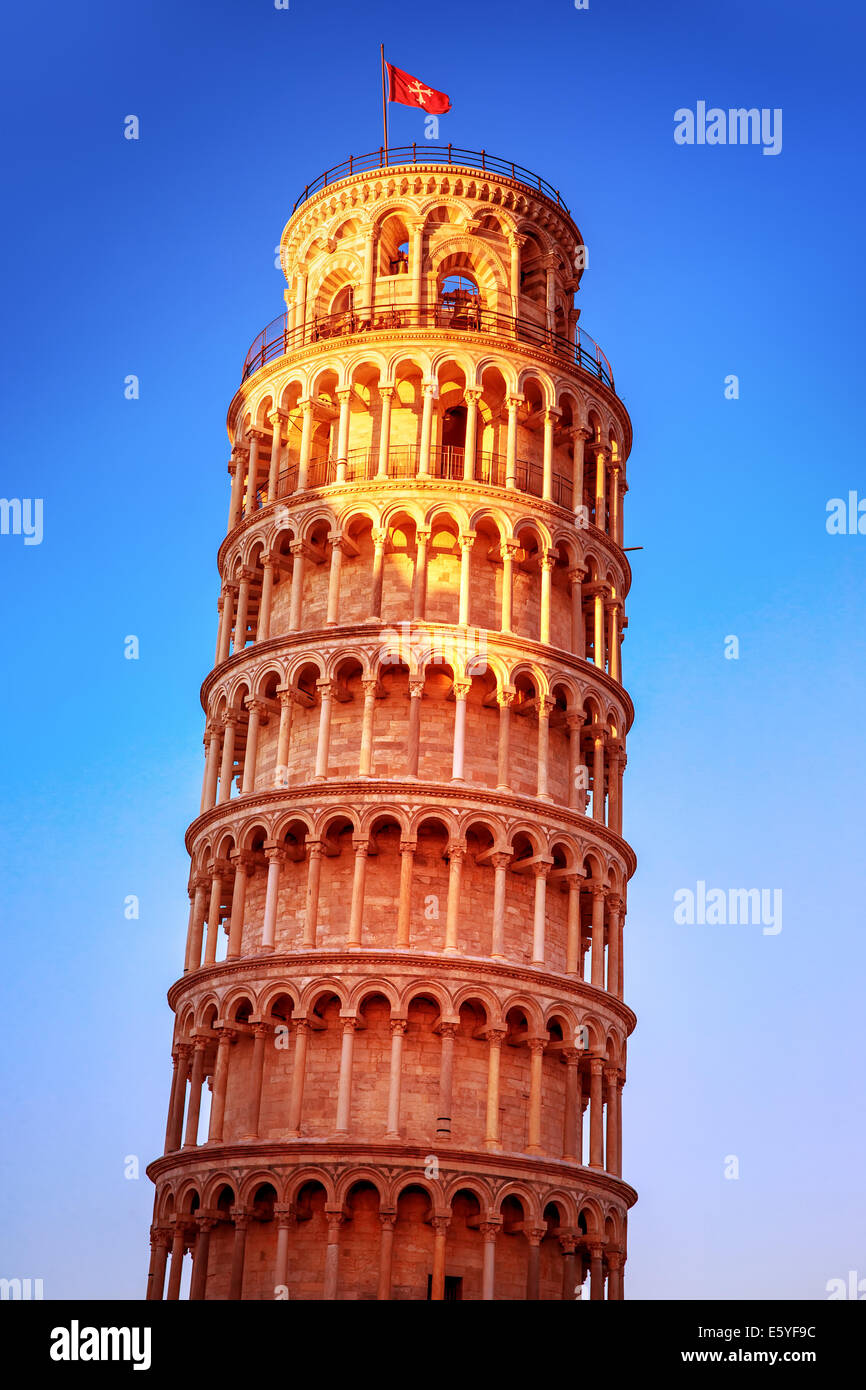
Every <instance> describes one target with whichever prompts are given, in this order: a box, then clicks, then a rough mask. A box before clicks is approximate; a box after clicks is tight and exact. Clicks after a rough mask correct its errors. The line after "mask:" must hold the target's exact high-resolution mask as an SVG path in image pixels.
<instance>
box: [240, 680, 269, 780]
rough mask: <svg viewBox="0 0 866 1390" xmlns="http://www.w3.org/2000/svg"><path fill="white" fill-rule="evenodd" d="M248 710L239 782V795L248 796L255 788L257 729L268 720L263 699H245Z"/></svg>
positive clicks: (257, 746)
mask: <svg viewBox="0 0 866 1390" xmlns="http://www.w3.org/2000/svg"><path fill="white" fill-rule="evenodd" d="M246 706H247V709H248V710H249V716H250V718H249V723H248V724H247V747H246V752H245V753H244V775H243V781H242V782H241V796H249V795H250V793H251V792H254V791H255V789H256V754H257V753H258V751H259V729H260V728H261V726H262V724H267V722H268V707H267V705H266V704H265V702H264V700H250V699H247V701H246Z"/></svg>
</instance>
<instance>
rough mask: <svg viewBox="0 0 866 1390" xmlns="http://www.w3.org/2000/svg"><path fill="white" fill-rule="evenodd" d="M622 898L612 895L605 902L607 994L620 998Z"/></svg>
mask: <svg viewBox="0 0 866 1390" xmlns="http://www.w3.org/2000/svg"><path fill="white" fill-rule="evenodd" d="M622 909H623V901H622V898H620V897H618V896H617V895H616V894H615V893H612V894H611V896H610V897H609V898H608V900H607V912H608V917H607V992H608V994H612V995H614V997H615V998H616V999H621V998H622V986H621V984H620V976H621V974H622Z"/></svg>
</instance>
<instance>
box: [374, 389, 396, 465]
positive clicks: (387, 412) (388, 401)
mask: <svg viewBox="0 0 866 1390" xmlns="http://www.w3.org/2000/svg"><path fill="white" fill-rule="evenodd" d="M394 391H395V388H394V387H393V386H380V387H379V395H380V397H381V398H382V418H381V420H380V422H379V462H378V468H377V472H376V477H377V478H387V476H388V452H389V450H390V448H391V406H392V403H393V400H394Z"/></svg>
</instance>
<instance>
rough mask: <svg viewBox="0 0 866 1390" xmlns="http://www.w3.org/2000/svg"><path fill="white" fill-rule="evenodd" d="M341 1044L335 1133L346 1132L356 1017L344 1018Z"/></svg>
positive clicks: (350, 1102)
mask: <svg viewBox="0 0 866 1390" xmlns="http://www.w3.org/2000/svg"><path fill="white" fill-rule="evenodd" d="M342 1023H343V1045H342V1048H341V1051H340V1079H339V1082H338V1084H337V1133H338V1134H348V1132H349V1115H350V1110H351V1104H352V1059H353V1057H354V1052H355V1029H356V1028H357V1027H358V1020H357V1018H344V1019H343V1020H342Z"/></svg>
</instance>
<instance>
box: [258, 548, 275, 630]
mask: <svg viewBox="0 0 866 1390" xmlns="http://www.w3.org/2000/svg"><path fill="white" fill-rule="evenodd" d="M273 598H274V564H273V561H272V560H262V597H261V600H260V601H259V622H258V627H257V628H256V641H257V642H267V640H268V638H269V637H270V635H271V608H272V606H273Z"/></svg>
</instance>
